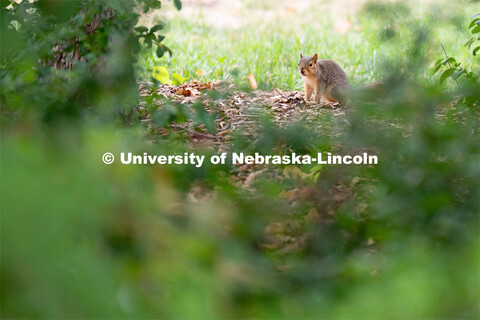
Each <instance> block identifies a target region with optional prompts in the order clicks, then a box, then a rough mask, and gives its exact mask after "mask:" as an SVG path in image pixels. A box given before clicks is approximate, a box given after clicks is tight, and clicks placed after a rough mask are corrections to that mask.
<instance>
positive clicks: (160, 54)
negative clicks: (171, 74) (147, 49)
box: [156, 46, 165, 58]
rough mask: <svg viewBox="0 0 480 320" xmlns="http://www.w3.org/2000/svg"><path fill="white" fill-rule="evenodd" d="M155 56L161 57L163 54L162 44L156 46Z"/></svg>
mask: <svg viewBox="0 0 480 320" xmlns="http://www.w3.org/2000/svg"><path fill="white" fill-rule="evenodd" d="M156 53H157V57H159V58H161V57H163V55H164V54H165V49H163V47H162V46H157V51H156Z"/></svg>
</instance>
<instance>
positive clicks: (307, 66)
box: [298, 53, 318, 77]
mask: <svg viewBox="0 0 480 320" xmlns="http://www.w3.org/2000/svg"><path fill="white" fill-rule="evenodd" d="M317 60H318V55H317V54H316V53H315V54H314V55H313V57H304V56H303V55H302V54H301V53H300V62H299V63H298V71H299V72H300V74H301V75H302V76H304V77H307V76H309V75H314V74H315V71H316V70H317Z"/></svg>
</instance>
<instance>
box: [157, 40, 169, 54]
mask: <svg viewBox="0 0 480 320" xmlns="http://www.w3.org/2000/svg"><path fill="white" fill-rule="evenodd" d="M157 46H159V47H162V49H163V50H164V51H167V52H168V54H169V55H170V57H172V50H170V48H169V47H167V46H166V45H164V44H163V43H157Z"/></svg>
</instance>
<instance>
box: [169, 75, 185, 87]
mask: <svg viewBox="0 0 480 320" xmlns="http://www.w3.org/2000/svg"><path fill="white" fill-rule="evenodd" d="M185 80H187V78H184V77H182V76H181V75H179V74H178V73H174V74H172V82H173V84H175V85H179V84H182V83H183V82H185Z"/></svg>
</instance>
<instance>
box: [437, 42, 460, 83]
mask: <svg viewBox="0 0 480 320" xmlns="http://www.w3.org/2000/svg"><path fill="white" fill-rule="evenodd" d="M440 45H441V46H442V49H443V53H445V58H446V59H448V55H447V51H445V47H444V46H443V43H441V42H440ZM448 66H449V67H450V68H452V65H451V64H450V62H449V63H448ZM453 80H455V83H456V84H457V87H458V81H457V79H453Z"/></svg>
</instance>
